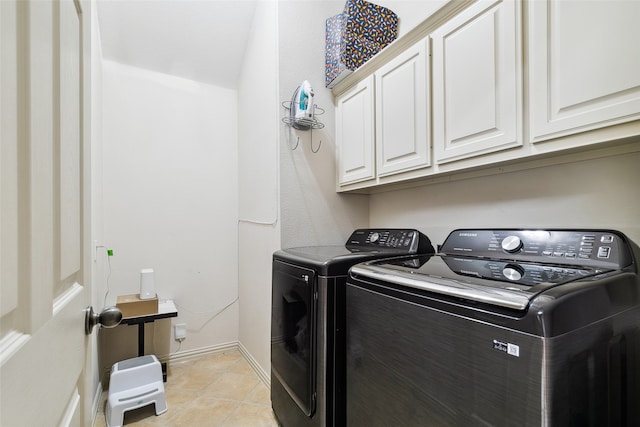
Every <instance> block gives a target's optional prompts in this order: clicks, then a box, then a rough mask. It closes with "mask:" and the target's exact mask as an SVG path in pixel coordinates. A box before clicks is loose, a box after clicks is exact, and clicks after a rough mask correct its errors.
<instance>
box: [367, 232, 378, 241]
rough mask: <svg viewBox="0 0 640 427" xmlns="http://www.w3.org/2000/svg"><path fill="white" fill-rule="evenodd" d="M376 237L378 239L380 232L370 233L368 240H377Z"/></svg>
mask: <svg viewBox="0 0 640 427" xmlns="http://www.w3.org/2000/svg"><path fill="white" fill-rule="evenodd" d="M378 239H380V234H379V233H371V236H370V237H369V241H370V242H371V243H375V242H377V241H378Z"/></svg>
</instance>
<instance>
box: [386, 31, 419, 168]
mask: <svg viewBox="0 0 640 427" xmlns="http://www.w3.org/2000/svg"><path fill="white" fill-rule="evenodd" d="M427 55H428V53H427V40H423V41H420V42H419V43H417V44H416V45H414V46H413V47H411V48H409V49H408V50H406V51H405V52H403V53H402V54H401V55H399V56H398V57H396V58H395V59H393V60H392V61H391V62H389V63H388V64H386V65H385V66H384V67H382V68H380V70H378V71H377V72H376V73H375V78H376V101H375V105H376V159H377V166H378V168H377V172H378V176H385V175H390V174H394V173H397V172H402V171H407V170H412V169H418V168H422V167H426V166H429V165H430V153H429V149H430V141H429V132H428V123H429V107H428V102H427V100H428V99H429V85H428V79H429V76H428V74H427Z"/></svg>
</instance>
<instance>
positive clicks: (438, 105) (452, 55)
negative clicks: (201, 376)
mask: <svg viewBox="0 0 640 427" xmlns="http://www.w3.org/2000/svg"><path fill="white" fill-rule="evenodd" d="M520 16H521V11H520V2H516V1H513V0H497V1H484V0H483V1H479V2H478V3H476V4H474V5H473V6H471V7H470V8H468V9H466V10H465V11H464V12H462V13H461V14H459V15H458V16H456V17H455V18H453V19H452V20H450V21H449V22H447V23H446V24H444V25H443V26H442V27H440V28H439V29H438V30H436V31H434V32H433V34H432V39H433V139H434V156H435V159H436V162H437V163H439V164H442V163H446V162H450V161H454V160H459V159H464V158H468V157H473V156H478V155H482V154H486V153H491V152H495V151H498V150H503V149H507V148H512V147H518V146H521V145H522V131H521V129H522V126H521V123H522V119H521V117H522V110H521V105H522V90H521V88H522V78H521V76H522V66H521V64H522V52H521V47H520V46H521V36H520V34H521V17H520Z"/></svg>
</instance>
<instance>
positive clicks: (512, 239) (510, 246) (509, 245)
mask: <svg viewBox="0 0 640 427" xmlns="http://www.w3.org/2000/svg"><path fill="white" fill-rule="evenodd" d="M501 245H502V249H504V250H505V251H506V252H508V253H510V254H514V253H516V252H518V251H519V250H520V249H522V246H523V245H522V240H521V239H520V238H519V237H518V236H507V237H505V238H504V240H503V241H502V243H501Z"/></svg>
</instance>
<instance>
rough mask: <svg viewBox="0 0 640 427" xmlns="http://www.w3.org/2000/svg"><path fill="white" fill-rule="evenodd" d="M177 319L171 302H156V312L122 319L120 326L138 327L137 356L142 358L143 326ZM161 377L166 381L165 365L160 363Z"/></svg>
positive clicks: (176, 312) (176, 313)
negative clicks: (172, 318)
mask: <svg viewBox="0 0 640 427" xmlns="http://www.w3.org/2000/svg"><path fill="white" fill-rule="evenodd" d="M170 317H178V309H177V308H176V305H175V303H174V302H173V301H172V300H169V299H166V300H160V301H158V312H157V313H152V314H144V315H142V316H134V317H123V318H122V321H121V322H120V324H121V325H138V356H144V324H145V323H153V322H155V321H156V320H160V319H167V318H170ZM162 376H163V378H164V381H165V382H166V381H167V364H166V363H162Z"/></svg>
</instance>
